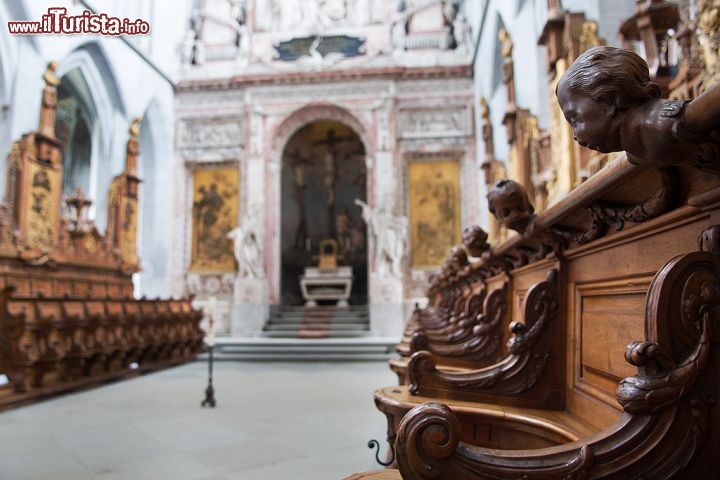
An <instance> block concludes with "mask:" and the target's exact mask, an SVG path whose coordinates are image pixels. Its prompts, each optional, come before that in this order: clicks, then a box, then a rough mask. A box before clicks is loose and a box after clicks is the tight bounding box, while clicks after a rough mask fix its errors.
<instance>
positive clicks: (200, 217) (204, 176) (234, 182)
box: [190, 168, 240, 272]
mask: <svg viewBox="0 0 720 480" xmlns="http://www.w3.org/2000/svg"><path fill="white" fill-rule="evenodd" d="M239 177H240V175H239V172H238V170H237V168H213V169H201V170H195V171H194V172H193V205H192V256H191V262H190V270H192V271H219V272H233V271H235V257H234V255H233V248H232V240H230V239H229V238H228V237H227V234H228V232H230V231H231V230H233V229H234V228H235V227H236V226H237V222H238V211H239V201H238V185H239Z"/></svg>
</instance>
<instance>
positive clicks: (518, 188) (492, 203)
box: [487, 179, 535, 234]
mask: <svg viewBox="0 0 720 480" xmlns="http://www.w3.org/2000/svg"><path fill="white" fill-rule="evenodd" d="M487 200H488V209H489V210H490V213H492V214H493V215H495V217H496V218H497V219H498V220H499V221H500V223H502V224H503V225H505V226H506V227H507V228H509V229H510V230H515V231H516V232H518V233H520V234H523V233H525V230H527V228H528V227H529V226H530V224H531V222H532V221H533V220H534V219H535V208H534V207H533V206H532V204H531V203H530V199H529V198H528V194H527V191H526V190H525V188H523V186H522V185H520V184H519V183H517V182H516V181H514V180H508V179H504V180H500V181H499V182H498V183H496V184H495V186H494V187H493V189H492V190H490V193H488V194H487Z"/></svg>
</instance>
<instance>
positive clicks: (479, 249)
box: [462, 225, 490, 257]
mask: <svg viewBox="0 0 720 480" xmlns="http://www.w3.org/2000/svg"><path fill="white" fill-rule="evenodd" d="M487 239H488V234H487V232H485V230H483V229H482V228H480V227H479V226H477V225H471V226H469V227H466V228H465V230H463V232H462V244H463V246H464V247H465V251H467V253H468V254H469V255H471V256H473V257H482V256H483V254H484V253H485V252H487V251H488V250H490V244H488V243H487Z"/></svg>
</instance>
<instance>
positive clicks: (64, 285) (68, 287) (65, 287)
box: [55, 280, 72, 295]
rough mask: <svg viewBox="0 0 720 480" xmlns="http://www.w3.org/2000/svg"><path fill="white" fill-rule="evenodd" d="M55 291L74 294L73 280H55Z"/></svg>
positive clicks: (60, 293) (62, 293) (61, 293)
mask: <svg viewBox="0 0 720 480" xmlns="http://www.w3.org/2000/svg"><path fill="white" fill-rule="evenodd" d="M55 293H56V294H58V295H65V294H68V295H70V294H72V282H70V281H69V280H58V281H57V282H55Z"/></svg>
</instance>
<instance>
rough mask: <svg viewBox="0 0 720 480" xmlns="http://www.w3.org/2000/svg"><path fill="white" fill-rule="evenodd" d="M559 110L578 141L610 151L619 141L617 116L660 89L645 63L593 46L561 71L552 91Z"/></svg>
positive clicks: (625, 52)
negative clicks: (561, 73) (563, 71)
mask: <svg viewBox="0 0 720 480" xmlns="http://www.w3.org/2000/svg"><path fill="white" fill-rule="evenodd" d="M555 93H556V94H557V98H558V102H559V103H560V108H561V109H562V111H563V113H564V114H565V118H566V119H567V121H568V123H570V125H572V128H573V132H574V134H575V140H577V142H578V143H579V144H580V145H583V146H585V147H588V148H590V149H592V150H597V151H599V152H602V153H610V152H616V151H621V150H625V148H623V145H621V143H620V128H621V127H622V121H620V120H619V119H618V116H619V114H621V113H622V112H625V111H627V110H628V109H629V108H630V107H632V106H634V105H638V104H641V103H644V102H646V101H649V100H653V99H657V98H659V97H660V95H661V90H660V87H658V86H657V85H656V84H655V83H653V82H651V81H650V74H649V71H648V65H647V63H646V62H645V60H643V59H642V58H641V57H640V56H639V55H637V54H636V53H634V52H632V51H630V50H625V49H622V48H614V47H605V46H600V47H594V48H591V49H589V50H587V51H586V52H585V53H583V54H582V55H580V57H578V59H577V60H575V63H573V64H572V65H571V66H570V68H568V70H567V71H566V72H565V73H564V74H563V76H562V78H560V81H559V82H558V85H557V88H556V92H555Z"/></svg>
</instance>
